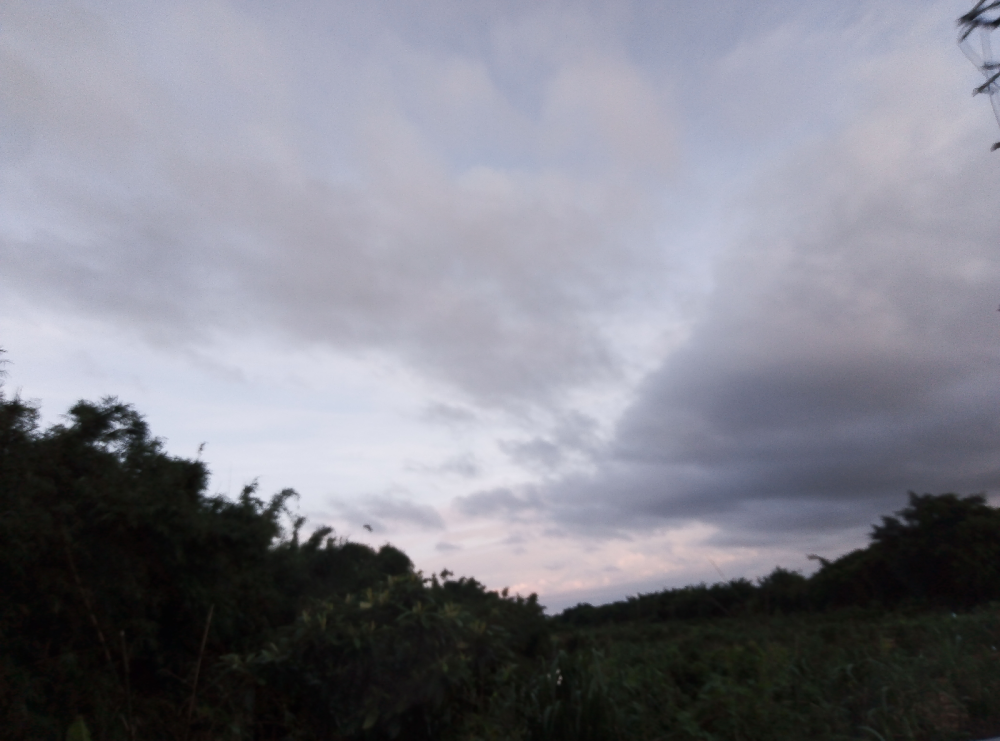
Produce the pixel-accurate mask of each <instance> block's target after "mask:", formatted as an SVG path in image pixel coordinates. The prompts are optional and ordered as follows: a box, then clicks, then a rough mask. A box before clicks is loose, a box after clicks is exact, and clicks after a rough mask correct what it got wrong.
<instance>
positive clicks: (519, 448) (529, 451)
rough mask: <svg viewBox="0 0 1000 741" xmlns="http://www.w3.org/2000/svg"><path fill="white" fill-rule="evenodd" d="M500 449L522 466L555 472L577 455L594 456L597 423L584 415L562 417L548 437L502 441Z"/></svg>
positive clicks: (562, 415)
mask: <svg viewBox="0 0 1000 741" xmlns="http://www.w3.org/2000/svg"><path fill="white" fill-rule="evenodd" d="M499 445H500V449H501V450H502V451H503V452H504V453H506V454H507V455H508V456H509V457H510V458H511V460H513V461H514V462H515V463H517V464H518V465H521V466H524V467H525V468H528V469H533V470H537V471H543V472H545V471H554V470H556V469H558V468H559V467H560V466H561V465H562V464H563V463H565V462H566V461H567V460H568V459H569V458H571V457H572V456H573V455H574V454H577V455H579V454H583V455H591V454H594V453H595V452H596V451H597V449H598V447H599V440H598V436H597V422H596V421H595V420H594V419H592V418H590V417H588V416H587V415H585V414H581V413H580V412H576V411H571V412H568V413H564V414H561V415H559V417H558V418H557V419H556V420H555V424H554V427H553V430H552V433H551V434H550V435H549V436H547V437H532V438H529V439H527V440H501V441H500V442H499Z"/></svg>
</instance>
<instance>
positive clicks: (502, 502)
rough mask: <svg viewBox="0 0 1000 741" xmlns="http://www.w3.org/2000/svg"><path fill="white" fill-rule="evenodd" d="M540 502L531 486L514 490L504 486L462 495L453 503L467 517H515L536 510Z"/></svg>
mask: <svg viewBox="0 0 1000 741" xmlns="http://www.w3.org/2000/svg"><path fill="white" fill-rule="evenodd" d="M540 504H541V501H540V500H539V498H538V495H537V494H536V493H535V492H534V490H533V488H532V487H527V488H525V490H524V491H519V492H515V491H514V490H512V489H510V488H506V487H499V488H496V489H487V490H485V491H479V492H475V493H474V494H469V495H467V496H464V497H456V498H455V500H454V502H453V505H454V507H455V509H457V510H458V511H459V512H460V513H461V514H463V515H466V516H469V517H491V516H507V517H513V518H516V517H518V516H520V515H523V514H525V513H527V512H531V511H533V510H537V509H538V508H539V506H540Z"/></svg>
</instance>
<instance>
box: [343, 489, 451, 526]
mask: <svg viewBox="0 0 1000 741" xmlns="http://www.w3.org/2000/svg"><path fill="white" fill-rule="evenodd" d="M329 506H330V507H332V508H333V509H334V511H336V512H337V514H339V515H340V516H341V517H343V518H344V519H346V520H348V521H350V522H351V523H352V524H354V525H356V526H362V525H371V526H372V527H373V528H374V529H375V530H385V529H387V525H386V524H385V523H387V522H388V523H392V524H393V525H396V526H400V525H403V526H410V527H416V528H419V529H422V530H442V529H444V520H443V519H442V518H441V514H440V513H439V512H438V511H437V510H436V509H434V508H433V507H431V506H430V505H427V504H420V503H419V502H415V501H413V500H412V499H409V498H406V497H403V496H399V495H396V494H392V493H389V494H379V495H373V496H369V497H365V498H363V499H360V500H357V501H349V502H348V501H338V500H330V502H329Z"/></svg>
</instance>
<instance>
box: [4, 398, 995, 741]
mask: <svg viewBox="0 0 1000 741" xmlns="http://www.w3.org/2000/svg"><path fill="white" fill-rule="evenodd" d="M206 481H207V471H206V468H205V466H204V465H203V464H202V463H201V462H200V461H197V460H194V461H192V460H184V459H179V458H174V457H171V456H169V455H167V454H166V453H165V452H164V450H163V448H162V445H161V444H160V442H159V441H157V440H156V439H155V438H153V437H151V436H150V434H149V430H148V429H147V427H146V424H145V423H144V421H143V420H142V418H141V417H140V416H139V415H138V414H137V413H136V412H135V411H134V410H133V409H132V408H130V407H129V406H127V405H123V404H121V403H119V402H118V401H116V400H114V399H106V400H104V401H102V402H100V403H97V404H94V403H87V402H80V403H78V404H77V405H76V406H74V407H73V409H71V410H70V413H69V415H68V417H67V421H66V422H65V423H64V424H61V425H56V426H53V427H51V428H50V429H46V430H42V429H40V428H39V425H38V413H37V410H36V409H35V408H34V407H33V406H32V405H31V404H27V403H25V402H23V401H22V400H20V399H18V398H16V397H15V398H10V397H5V396H3V395H2V394H0V544H2V548H0V590H2V592H0V593H2V597H3V598H2V599H0V728H2V729H3V733H2V737H3V738H5V739H60V740H61V739H71V740H73V741H82V740H83V739H91V738H93V739H108V740H109V741H110V740H112V739H123V740H124V739H127V740H129V741H138V740H139V739H142V740H147V739H190V740H192V741H193V740H195V739H225V738H231V739H279V738H280V739H296V738H301V739H400V740H409V739H415V740H416V739H449V738H452V739H476V738H479V739H517V738H522V739H607V738H623V739H624V738H628V739H695V738H699V739H713V738H718V739H739V738H746V739H791V738H806V737H808V738H815V739H846V738H860V737H868V738H884V739H889V738H914V739H922V738H927V739H931V738H934V739H937V738H946V737H952V736H953V737H955V738H962V737H964V738H969V734H970V733H977V732H980V733H983V734H984V735H985V733H986V732H988V731H993V732H996V731H997V730H1000V700H998V698H1000V681H998V679H997V678H998V677H1000V671H998V669H1000V659H998V654H997V652H996V646H997V645H998V644H1000V615H998V612H997V609H996V606H995V605H994V606H993V607H989V606H988V603H989V602H990V601H991V600H997V599H1000V572H998V566H1000V550H998V549H1000V538H998V535H1000V514H998V511H997V510H995V509H993V508H991V507H989V506H988V505H987V504H986V502H985V501H984V500H983V498H982V497H976V496H973V497H958V496H955V495H943V496H929V495H927V496H916V495H911V498H910V504H909V506H908V507H907V508H906V509H904V510H903V511H902V512H900V513H899V515H898V516H897V517H887V518H883V521H882V523H881V524H880V525H878V526H876V527H875V529H874V532H873V534H872V543H871V545H870V546H869V547H868V548H866V549H864V550H860V551H856V552H854V553H851V554H848V555H847V556H844V557H843V558H840V559H837V560H836V561H832V562H823V563H822V565H821V568H820V569H819V571H818V572H817V573H816V574H815V575H814V576H812V577H811V578H808V579H807V578H805V577H803V576H801V575H799V574H796V573H793V572H788V571H783V570H781V569H778V570H776V571H775V572H774V573H772V574H771V575H770V576H768V577H765V578H764V579H761V580H759V581H758V582H756V583H752V582H749V581H747V580H736V581H733V582H729V583H727V584H717V585H713V586H707V585H701V586H696V587H688V588H686V589H679V590H668V591H664V592H660V593H657V594H652V595H640V596H638V597H636V598H633V599H631V600H628V601H626V602H622V603H615V604H613V605H606V606H601V607H591V606H589V605H581V606H578V607H576V608H572V609H570V610H567V611H566V612H564V613H563V614H562V615H561V616H558V617H557V618H554V619H548V618H545V617H544V615H543V613H542V608H541V607H540V606H539V604H538V602H537V599H536V598H535V597H534V596H533V595H532V596H531V597H529V598H522V597H520V596H510V595H508V594H507V593H506V592H502V593H497V592H491V591H488V590H486V589H485V588H484V587H483V585H481V584H479V583H478V582H476V581H475V580H473V579H467V578H461V579H454V578H452V577H451V574H450V573H448V572H443V573H442V574H441V575H440V576H437V575H435V576H432V577H430V578H425V577H424V576H423V575H422V574H420V573H419V572H416V571H414V569H413V565H412V563H411V562H410V560H409V559H408V558H407V557H406V555H405V554H403V553H402V552H400V551H399V550H397V549H395V548H393V547H392V546H389V545H385V546H383V547H382V548H380V549H379V550H374V549H371V548H369V547H367V546H364V545H360V544H357V543H351V542H349V541H346V540H344V539H341V538H336V537H333V533H332V532H331V531H330V530H329V529H328V528H321V529H319V530H317V531H315V532H314V533H312V534H311V535H310V536H309V537H308V538H304V537H300V533H301V532H302V530H303V527H304V522H303V521H302V520H301V519H300V518H296V517H294V516H293V515H292V514H291V513H290V512H289V507H288V505H289V502H290V500H291V499H292V498H293V497H294V492H292V491H289V490H286V491H282V492H280V493H278V494H276V495H275V496H273V497H270V498H262V497H260V496H259V495H258V492H257V490H256V488H255V487H254V486H249V487H247V488H245V489H244V490H243V492H242V494H241V495H240V496H239V497H238V498H236V499H235V500H231V499H227V498H224V497H221V496H211V495H209V494H207V493H206ZM952 611H955V613H956V615H955V616H952ZM866 729H867V730H866Z"/></svg>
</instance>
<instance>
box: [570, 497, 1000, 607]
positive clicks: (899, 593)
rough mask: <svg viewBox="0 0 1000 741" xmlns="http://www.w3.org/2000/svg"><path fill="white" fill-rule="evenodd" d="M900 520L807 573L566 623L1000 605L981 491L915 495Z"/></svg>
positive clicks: (993, 542) (699, 590)
mask: <svg viewBox="0 0 1000 741" xmlns="http://www.w3.org/2000/svg"><path fill="white" fill-rule="evenodd" d="M897 515H898V516H897V517H883V518H882V524H880V525H876V526H875V527H874V528H873V529H872V534H871V540H872V542H871V544H869V546H868V547H867V548H863V549H859V550H856V551H852V552H851V553H848V554H847V555H845V556H842V557H841V558H838V559H836V560H835V561H828V560H826V559H822V558H819V557H817V556H811V558H815V559H816V560H818V561H819V562H820V563H821V566H820V569H819V570H818V571H817V572H816V573H815V574H813V576H812V577H810V578H807V577H805V576H803V575H802V574H799V573H797V572H794V571H788V570H786V569H783V568H780V567H779V568H776V569H775V570H774V571H773V572H771V574H769V575H768V576H765V577H764V578H762V579H759V580H758V581H757V582H751V581H749V580H748V579H734V580H732V581H729V582H726V583H718V584H712V585H707V584H700V585H697V586H690V587H684V588H683V589H670V590H665V591H662V592H656V593H652V594H640V595H637V596H635V597H631V598H629V599H628V600H627V601H623V602H614V603H612V604H608V605H602V606H600V607H593V606H591V605H589V604H581V605H577V606H576V607H572V608H569V609H568V610H565V611H564V612H563V613H562V615H560V616H559V618H558V621H559V622H560V623H562V624H565V625H573V626H593V625H606V624H610V623H620V622H630V621H634V620H645V619H653V620H657V619H658V620H669V619H674V618H707V617H736V616H746V615H774V614H779V613H780V614H789V613H800V612H819V611H828V610H831V609H836V608H845V607H866V608H878V609H900V608H903V607H907V608H925V609H932V608H940V609H948V610H960V609H967V608H970V607H973V606H975V605H982V604H985V603H987V602H990V601H1000V509H996V508H993V507H990V506H989V505H988V504H987V503H986V499H985V498H984V497H983V496H982V495H973V496H967V497H960V496H958V495H955V494H941V495H937V496H935V495H931V494H924V495H919V494H914V493H913V492H910V503H909V506H908V507H906V508H904V509H903V510H901V511H900V512H899V513H897Z"/></svg>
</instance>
